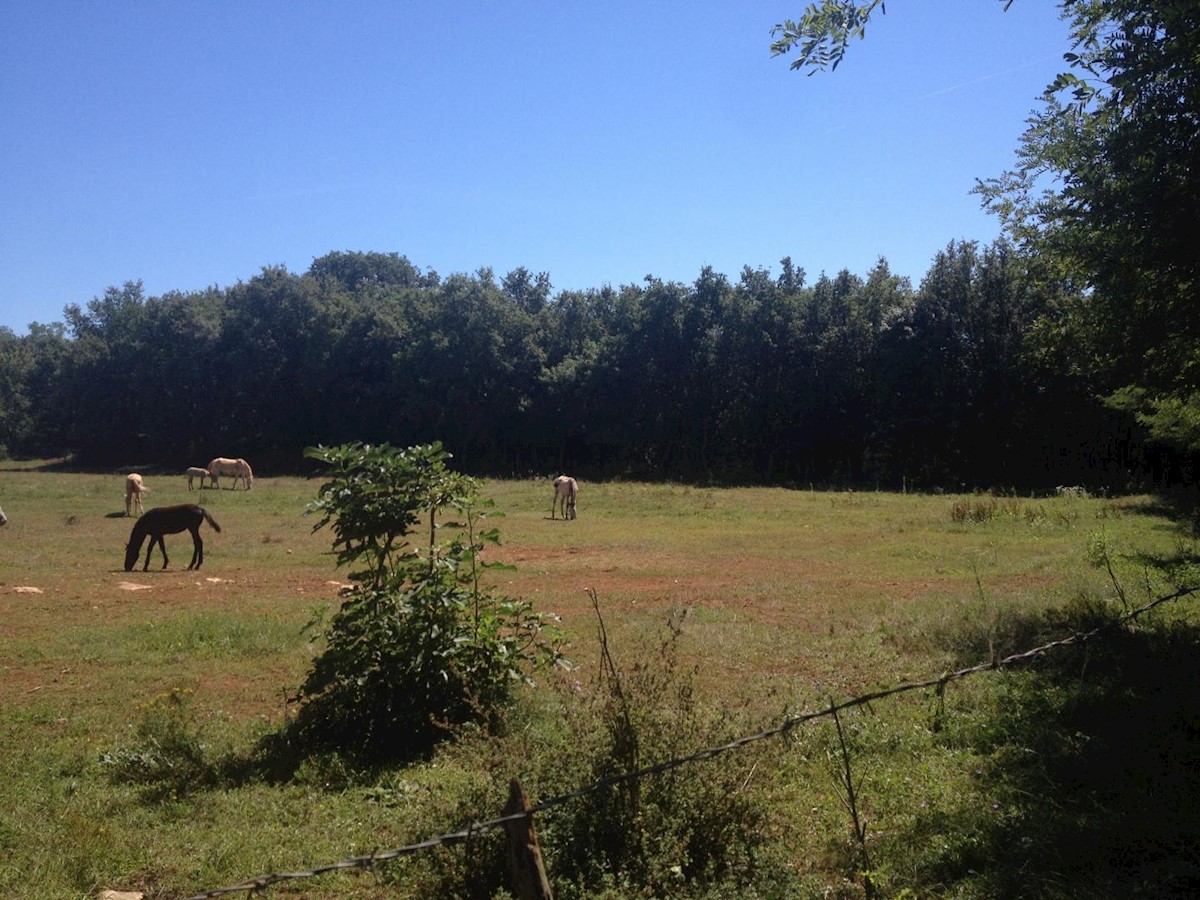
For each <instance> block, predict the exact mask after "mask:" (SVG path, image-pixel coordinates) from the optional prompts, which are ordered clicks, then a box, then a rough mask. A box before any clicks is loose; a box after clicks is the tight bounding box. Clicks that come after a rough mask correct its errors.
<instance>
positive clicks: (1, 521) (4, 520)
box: [0, 509, 8, 525]
mask: <svg viewBox="0 0 1200 900" xmlns="http://www.w3.org/2000/svg"><path fill="white" fill-rule="evenodd" d="M7 524H8V516H6V515H5V514H4V510H2V509H0V525H7Z"/></svg>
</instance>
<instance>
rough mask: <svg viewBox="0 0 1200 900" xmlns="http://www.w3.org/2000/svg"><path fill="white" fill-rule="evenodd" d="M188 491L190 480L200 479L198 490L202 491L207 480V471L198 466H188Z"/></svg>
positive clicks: (190, 485) (190, 487) (190, 484)
mask: <svg viewBox="0 0 1200 900" xmlns="http://www.w3.org/2000/svg"><path fill="white" fill-rule="evenodd" d="M187 477H188V490H189V491H190V490H191V489H192V479H193V478H199V479H200V489H201V490H204V482H205V481H207V480H208V469H202V468H200V467H199V466H189V467H188V470H187Z"/></svg>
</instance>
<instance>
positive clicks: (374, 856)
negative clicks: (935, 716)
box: [185, 586, 1200, 900]
mask: <svg viewBox="0 0 1200 900" xmlns="http://www.w3.org/2000/svg"><path fill="white" fill-rule="evenodd" d="M1197 591H1200V586H1191V587H1183V588H1179V589H1178V590H1176V591H1174V592H1172V593H1170V594H1166V595H1164V596H1162V597H1158V598H1156V599H1154V600H1152V601H1150V602H1149V603H1146V604H1145V605H1143V606H1139V607H1137V608H1136V609H1133V610H1129V611H1127V612H1125V613H1124V614H1123V615H1120V616H1117V617H1115V618H1113V619H1110V620H1108V621H1106V622H1104V623H1103V624H1101V625H1099V626H1097V627H1096V628H1093V629H1091V630H1090V631H1077V632H1073V633H1072V634H1070V635H1068V636H1066V637H1064V638H1060V639H1058V640H1055V641H1049V642H1048V643H1045V644H1041V645H1039V646H1037V647H1032V648H1030V649H1028V650H1024V651H1022V652H1020V653H1013V654H1011V655H1009V656H1005V657H1003V658H1000V659H994V660H991V661H989V662H984V663H979V664H978V665H974V666H968V667H967V668H964V669H958V670H956V671H953V672H945V673H943V674H941V675H939V676H937V677H935V678H926V679H923V680H921V681H911V682H906V683H905V684H899V685H895V686H893V687H890V688H882V689H880V690H877V691H871V692H869V693H866V694H860V695H858V696H856V697H851V698H849V699H847V700H842V701H841V702H838V703H834V702H832V701H831V702H830V704H829V705H828V706H825V707H822V708H821V709H817V710H812V711H809V712H803V713H797V714H795V715H792V716H788V717H786V718H785V719H784V720H783V721H782V722H780V723H779V724H778V725H774V726H772V727H770V728H765V729H763V730H762V731H759V732H757V733H756V734H750V735H746V736H744V737H740V738H737V739H735V740H732V741H730V742H729V743H727V744H721V745H720V746H716V747H706V748H704V749H702V750H697V751H696V752H695V753H691V754H689V755H687V756H681V757H677V758H675V759H669V760H665V761H663V762H659V763H655V764H654V765H650V766H645V767H643V768H640V769H635V770H632V771H629V772H623V773H620V774H618V775H612V776H609V777H608V778H603V779H600V780H599V781H595V782H592V783H591V784H588V785H585V786H583V787H581V788H579V789H577V790H575V791H571V792H570V793H567V794H559V795H558V796H555V797H550V798H547V799H545V800H542V801H540V802H538V803H535V804H533V805H532V806H530V807H529V808H528V809H527V810H524V811H522V812H516V813H511V814H508V815H504V816H500V817H498V818H495V819H487V820H485V821H480V822H474V823H472V824H470V825H467V826H466V827H464V828H461V829H459V830H458V831H452V832H449V833H446V834H441V835H438V836H436V837H432V838H428V839H427V840H424V841H420V842H418V843H415V844H407V845H405V846H403V847H396V848H394V849H392V850H384V851H381V852H375V853H371V854H369V855H366V856H352V857H349V858H348V859H343V860H340V861H338V862H334V863H329V864H327V865H323V866H315V867H313V868H311V869H303V870H298V871H294V872H273V873H271V874H267V875H259V876H258V877H257V878H251V879H250V880H248V881H243V882H241V883H240V884H233V885H229V886H228V887H221V888H214V889H212V890H208V891H204V892H203V893H200V894H193V895H191V896H189V897H187V898H185V900H208V898H212V897H220V896H222V895H224V894H233V893H239V892H241V891H259V890H263V889H265V888H267V887H270V886H271V885H273V884H277V883H279V882H282V881H290V880H295V879H300V878H315V877H316V876H318V875H325V874H327V873H329V872H340V871H346V870H349V869H361V870H364V871H368V872H370V871H373V870H374V869H375V867H376V866H377V865H379V864H380V863H386V862H389V861H391V860H394V859H398V858H400V857H401V856H407V855H410V854H413V853H419V852H421V851H423V850H431V849H433V848H435V847H444V846H449V845H452V844H458V843H461V842H462V841H466V840H469V839H470V838H472V837H475V836H476V835H480V834H483V833H484V832H487V831H491V830H493V829H495V828H501V827H503V826H504V825H505V824H507V823H509V822H515V821H519V820H522V819H527V818H530V817H532V816H534V815H536V814H538V813H541V812H545V811H546V810H548V809H552V808H554V807H556V806H562V805H563V804H565V803H569V802H571V801H572V800H577V799H579V798H581V797H586V796H587V795H589V794H594V793H597V792H598V791H604V790H608V789H609V788H612V787H615V786H617V785H620V784H625V783H626V782H630V781H636V780H640V779H642V778H649V777H652V776H655V775H661V774H662V773H664V772H669V771H671V770H672V769H678V768H680V767H681V766H686V765H690V764H692V763H696V762H702V761H704V760H709V759H713V758H714V757H717V756H721V755H723V754H725V753H730V752H732V751H735V750H740V749H741V748H743V747H747V746H749V745H751V744H756V743H758V742H760V741H764V740H767V739H769V738H774V737H780V736H782V735H786V734H787V733H788V732H790V731H792V730H793V729H794V728H796V727H798V726H800V725H804V724H806V723H808V722H811V721H813V720H815V719H821V718H825V717H827V716H834V715H836V714H837V713H839V712H841V711H842V710H846V709H853V708H855V707H859V706H866V705H868V704H870V703H873V702H874V701H876V700H882V699H884V698H886V697H892V696H895V695H897V694H906V693H910V692H912V691H921V690H928V689H929V688H935V689H936V690H937V691H938V693H939V694H940V693H941V692H942V691H944V690H945V687H946V685H948V684H950V683H951V682H954V681H959V680H961V679H963V678H967V677H969V676H971V675H977V674H979V673H980V672H991V671H995V670H998V669H1005V668H1010V667H1012V666H1016V665H1020V664H1021V663H1025V662H1029V661H1030V660H1033V659H1036V658H1038V657H1040V656H1043V655H1044V654H1046V653H1049V652H1050V651H1052V650H1057V649H1059V648H1062V647H1067V646H1070V645H1072V644H1080V643H1083V642H1084V641H1088V640H1091V639H1092V638H1094V637H1096V636H1097V635H1099V634H1101V633H1103V632H1106V631H1110V630H1112V629H1114V628H1119V627H1121V626H1123V625H1127V624H1129V623H1130V622H1132V621H1135V620H1136V619H1138V618H1139V617H1141V616H1143V615H1145V614H1146V613H1147V612H1149V611H1150V610H1152V609H1154V608H1155V607H1158V606H1161V605H1162V604H1164V603H1168V602H1170V601H1172V600H1178V599H1179V598H1181V597H1186V596H1190V595H1192V594H1194V593H1196V592H1197Z"/></svg>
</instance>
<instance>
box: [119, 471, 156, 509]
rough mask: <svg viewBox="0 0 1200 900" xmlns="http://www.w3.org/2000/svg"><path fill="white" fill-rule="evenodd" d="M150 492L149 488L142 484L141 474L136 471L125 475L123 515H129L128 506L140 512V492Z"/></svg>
mask: <svg viewBox="0 0 1200 900" xmlns="http://www.w3.org/2000/svg"><path fill="white" fill-rule="evenodd" d="M148 493H150V488H148V487H146V486H145V485H144V484H142V476H141V475H139V474H138V473H137V472H134V473H133V474H132V475H126V476H125V515H126V517H128V516H129V515H130V506H132V507H133V509H136V510H137V514H138V515H139V516H140V515H141V514H142V494H148Z"/></svg>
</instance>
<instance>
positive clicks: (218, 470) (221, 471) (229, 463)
mask: <svg viewBox="0 0 1200 900" xmlns="http://www.w3.org/2000/svg"><path fill="white" fill-rule="evenodd" d="M219 475H228V476H230V477H232V478H233V489H234V490H235V491H236V490H237V483H238V479H239V478H240V479H242V484H244V485H245V486H246V490H250V488H251V486H252V485H253V484H254V470H253V469H251V468H250V463H248V462H246V461H245V460H244V459H240V458H239V459H230V458H229V457H227V456H218V457H217V458H216V459H214V460H213V461H212V462H210V463H209V464H208V477H209V478H211V479H212V484H213V487H219V485H218V484H217V476H219Z"/></svg>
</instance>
